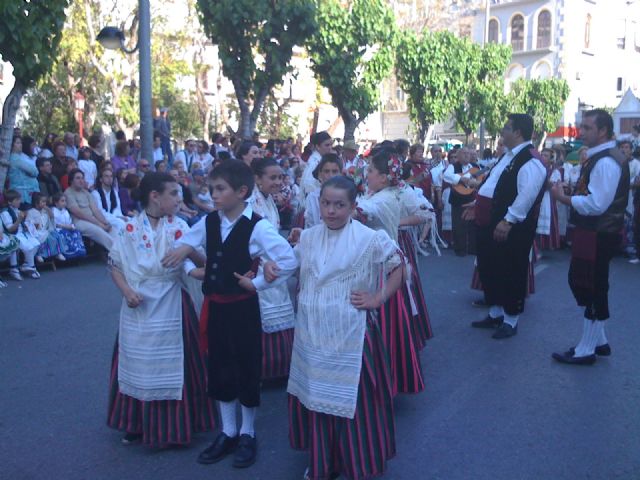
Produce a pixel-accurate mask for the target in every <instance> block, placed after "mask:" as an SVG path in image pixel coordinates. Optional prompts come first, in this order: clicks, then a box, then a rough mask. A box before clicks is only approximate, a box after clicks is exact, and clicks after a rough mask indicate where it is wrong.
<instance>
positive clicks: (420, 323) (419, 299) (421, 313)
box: [398, 230, 433, 350]
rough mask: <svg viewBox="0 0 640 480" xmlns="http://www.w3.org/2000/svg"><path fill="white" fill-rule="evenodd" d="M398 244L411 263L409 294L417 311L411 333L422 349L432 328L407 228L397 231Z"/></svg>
mask: <svg viewBox="0 0 640 480" xmlns="http://www.w3.org/2000/svg"><path fill="white" fill-rule="evenodd" d="M398 244H399V245H400V249H401V250H402V251H403V253H404V254H405V256H406V257H407V258H408V259H409V263H410V264H411V291H410V294H411V295H412V296H413V301H414V302H415V305H416V309H417V311H418V313H417V315H415V316H413V322H412V325H413V333H414V339H415V342H416V346H417V347H418V349H419V350H422V348H424V345H425V344H426V341H427V340H428V339H430V338H432V337H433V330H432V329H431V320H430V319H429V311H428V310H427V303H426V302H425V300H424V293H423V291H422V280H421V278H420V271H419V270H418V261H417V256H416V249H415V245H414V244H413V238H412V236H411V233H410V232H408V231H407V230H400V231H399V232H398ZM410 307H411V305H407V310H408V311H410V310H409V309H410Z"/></svg>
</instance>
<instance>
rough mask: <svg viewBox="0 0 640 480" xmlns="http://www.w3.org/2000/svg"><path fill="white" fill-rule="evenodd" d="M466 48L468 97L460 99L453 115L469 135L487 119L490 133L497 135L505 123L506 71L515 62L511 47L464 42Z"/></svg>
mask: <svg viewBox="0 0 640 480" xmlns="http://www.w3.org/2000/svg"><path fill="white" fill-rule="evenodd" d="M462 43H463V45H464V46H465V48H466V52H465V55H466V57H467V61H466V63H465V66H466V67H467V68H466V72H465V78H464V85H465V90H466V94H464V95H462V96H461V97H460V98H459V99H458V103H457V105H456V106H455V108H454V111H453V114H454V117H455V119H456V124H457V125H458V127H459V128H460V129H461V130H462V131H463V132H464V133H465V135H466V136H467V142H468V141H469V135H470V134H471V132H473V131H475V130H476V129H477V128H478V126H479V125H480V122H481V121H482V119H483V118H484V119H485V125H486V127H487V131H488V132H489V133H490V134H495V133H496V132H497V131H498V130H499V129H500V127H501V126H502V123H503V122H504V114H505V111H506V105H507V99H506V96H505V93H504V72H505V70H506V68H507V66H508V65H509V61H510V60H511V47H509V46H506V45H501V44H497V43H488V44H486V45H485V46H484V47H483V46H480V45H478V44H476V43H470V42H462Z"/></svg>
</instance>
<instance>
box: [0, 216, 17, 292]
mask: <svg viewBox="0 0 640 480" xmlns="http://www.w3.org/2000/svg"><path fill="white" fill-rule="evenodd" d="M19 248H20V242H18V239H17V238H16V237H15V235H11V234H10V233H6V230H5V228H4V225H3V228H0V262H4V261H5V260H6V259H7V258H8V259H9V263H10V264H11V265H18V249H19ZM16 274H17V275H13V274H12V275H11V277H12V278H14V279H16V280H22V277H21V276H20V272H16ZM6 286H7V284H6V283H5V282H4V280H2V277H0V288H4V287H6Z"/></svg>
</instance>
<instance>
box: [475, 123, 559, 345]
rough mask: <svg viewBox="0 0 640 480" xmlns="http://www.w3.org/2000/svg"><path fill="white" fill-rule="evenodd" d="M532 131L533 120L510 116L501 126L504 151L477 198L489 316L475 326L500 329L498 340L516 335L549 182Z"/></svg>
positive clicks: (480, 263) (479, 252)
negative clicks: (545, 191)
mask: <svg viewBox="0 0 640 480" xmlns="http://www.w3.org/2000/svg"><path fill="white" fill-rule="evenodd" d="M532 133H533V118H531V116H529V115H526V114H511V115H509V116H508V121H507V123H506V124H505V126H504V127H503V128H502V139H503V142H504V146H505V148H506V149H507V150H506V153H505V154H504V155H503V156H502V157H501V158H500V160H499V161H498V163H496V164H495V166H494V167H493V168H492V170H491V171H490V173H489V175H488V177H487V179H486V181H485V182H484V183H483V184H482V185H481V186H480V188H479V190H478V195H477V197H476V204H475V223H476V228H477V237H476V238H477V261H478V273H479V274H480V281H481V283H482V288H483V290H484V297H485V303H486V304H487V305H488V306H489V315H488V316H487V318H485V319H484V320H481V321H477V322H472V324H471V325H472V326H473V327H475V328H497V330H496V332H495V333H494V334H493V338H494V339H504V338H509V337H512V336H514V335H516V334H517V333H518V319H519V317H520V314H522V312H523V311H524V303H525V297H526V295H527V280H528V271H529V252H530V250H531V245H532V244H533V239H534V237H535V233H536V225H537V223H538V211H539V206H540V202H541V201H542V195H543V193H544V184H545V180H546V178H547V171H546V169H545V168H544V166H543V165H542V163H541V162H540V160H539V159H538V158H537V157H538V156H539V155H538V153H537V151H536V150H535V149H534V147H533V145H532V144H531V135H532ZM470 183H473V182H470Z"/></svg>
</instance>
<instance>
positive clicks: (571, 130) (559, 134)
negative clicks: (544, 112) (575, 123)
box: [547, 126, 580, 138]
mask: <svg viewBox="0 0 640 480" xmlns="http://www.w3.org/2000/svg"><path fill="white" fill-rule="evenodd" d="M578 135H580V129H578V128H576V127H564V126H562V127H558V128H557V129H556V131H555V132H553V133H549V134H547V138H549V137H552V138H553V137H556V138H564V137H569V138H577V137H578Z"/></svg>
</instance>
